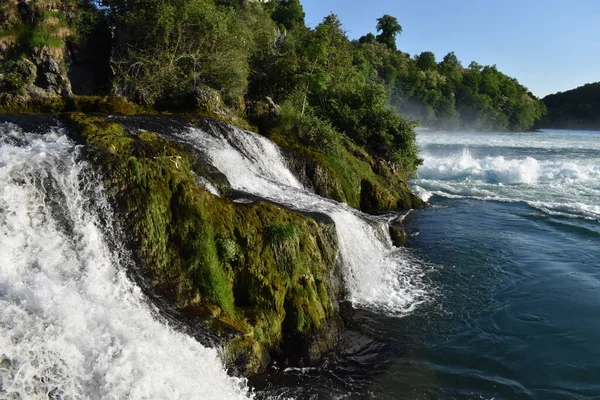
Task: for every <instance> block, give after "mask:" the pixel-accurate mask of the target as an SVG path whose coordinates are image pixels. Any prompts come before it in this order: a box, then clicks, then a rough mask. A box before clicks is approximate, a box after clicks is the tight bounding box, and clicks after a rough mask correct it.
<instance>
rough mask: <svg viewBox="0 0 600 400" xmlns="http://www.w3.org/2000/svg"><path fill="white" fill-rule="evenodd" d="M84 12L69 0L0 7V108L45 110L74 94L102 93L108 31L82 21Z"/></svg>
mask: <svg viewBox="0 0 600 400" xmlns="http://www.w3.org/2000/svg"><path fill="white" fill-rule="evenodd" d="M88 7H89V5H88ZM87 15H88V14H86V10H84V9H82V8H81V6H80V5H79V2H77V1H73V0H67V1H48V0H39V1H36V2H31V1H18V2H17V1H7V2H5V3H4V4H3V5H2V6H0V93H1V94H0V108H1V109H4V110H5V111H17V110H32V111H34V110H39V109H49V108H51V105H52V104H53V103H60V102H61V100H62V99H65V98H67V97H69V96H71V95H73V94H80V95H89V94H96V95H97V94H100V93H101V92H102V90H101V86H102V85H103V83H102V81H103V80H107V78H108V70H107V66H108V61H109V58H110V40H109V38H110V35H109V34H108V33H107V30H108V26H107V25H106V24H102V23H98V22H97V23H96V24H94V25H89V24H88V25H86V21H85V18H86V16H87ZM83 26H87V27H88V28H85V29H84V30H86V29H89V31H85V32H81V31H80V27H83ZM90 26H91V28H89V27H90ZM82 29H83V28H82ZM100 30H104V32H99V31H100ZM104 85H106V82H104Z"/></svg>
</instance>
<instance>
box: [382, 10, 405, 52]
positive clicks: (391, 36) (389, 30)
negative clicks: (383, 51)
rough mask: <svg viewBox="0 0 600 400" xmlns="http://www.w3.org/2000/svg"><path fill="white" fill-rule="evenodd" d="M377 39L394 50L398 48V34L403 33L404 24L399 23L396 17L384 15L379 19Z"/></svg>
mask: <svg viewBox="0 0 600 400" xmlns="http://www.w3.org/2000/svg"><path fill="white" fill-rule="evenodd" d="M377 32H381V33H380V34H379V35H377V41H378V42H379V43H383V44H385V45H386V46H388V47H389V48H390V49H392V50H396V36H397V35H399V34H401V33H402V26H401V25H400V24H399V23H398V20H397V19H396V17H392V16H391V15H387V14H386V15H384V16H383V17H381V18H378V19H377Z"/></svg>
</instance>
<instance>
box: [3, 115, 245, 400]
mask: <svg viewBox="0 0 600 400" xmlns="http://www.w3.org/2000/svg"><path fill="white" fill-rule="evenodd" d="M44 133H45V134H33V133H27V132H23V131H21V130H20V129H19V128H18V127H16V126H14V125H11V124H6V123H5V124H2V125H0V186H1V187H2V189H1V190H0V229H1V231H0V398H6V397H8V398H32V399H38V398H39V399H42V398H44V399H47V398H51V399H58V398H61V399H79V398H81V399H125V398H132V399H175V398H189V399H219V400H221V399H242V398H248V396H249V394H248V391H247V388H246V386H245V383H244V381H243V380H239V379H236V378H232V377H229V376H227V374H226V373H225V371H224V370H223V367H222V364H221V361H220V360H219V357H218V355H217V352H216V350H214V349H209V348H205V347H203V346H202V345H200V344H199V343H198V342H197V341H196V340H194V339H193V338H191V337H189V336H186V335H184V334H182V333H178V332H176V331H175V330H174V329H172V328H171V327H169V326H168V325H167V323H166V322H165V321H164V320H162V319H161V318H160V316H158V314H157V313H156V311H155V310H154V309H153V308H152V307H151V306H150V305H149V304H148V303H147V302H146V300H145V299H144V296H143V295H142V293H141V292H140V289H139V288H138V287H136V286H135V285H134V284H133V283H132V282H131V281H130V280H129V279H128V278H127V276H126V273H125V270H124V269H125V268H124V267H125V266H126V265H127V263H128V259H127V254H126V252H125V251H122V250H119V249H118V248H117V250H115V249H114V243H109V240H110V238H111V237H113V236H114V235H115V233H114V232H111V231H110V229H111V227H112V225H113V223H112V217H111V211H110V208H109V206H108V204H107V202H106V200H105V197H104V195H103V190H102V186H101V185H100V184H99V180H98V179H96V177H95V176H94V174H93V173H91V171H89V170H88V169H87V166H86V164H85V163H84V162H79V161H77V159H78V157H77V149H76V147H75V146H74V144H73V143H72V142H70V141H69V140H68V139H67V138H66V136H64V135H63V134H62V133H61V132H60V130H58V129H53V130H51V131H50V132H44ZM117 247H118V246H117Z"/></svg>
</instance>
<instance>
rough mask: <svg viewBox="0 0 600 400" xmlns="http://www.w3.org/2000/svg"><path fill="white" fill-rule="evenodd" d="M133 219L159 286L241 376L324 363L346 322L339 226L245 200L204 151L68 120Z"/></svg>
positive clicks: (150, 281)
mask: <svg viewBox="0 0 600 400" xmlns="http://www.w3.org/2000/svg"><path fill="white" fill-rule="evenodd" d="M65 121H66V122H67V124H68V125H69V127H70V129H71V132H72V135H74V137H75V138H76V139H77V140H78V141H79V142H80V143H83V144H85V145H86V148H87V149H88V150H89V152H88V155H89V160H90V162H92V163H93V164H94V165H96V166H97V168H99V169H100V170H101V171H102V172H103V174H104V176H105V185H106V186H107V188H108V191H109V194H110V196H111V198H112V199H113V202H114V203H115V205H116V207H117V209H118V210H119V215H121V216H122V220H123V223H124V228H125V231H126V232H127V234H128V237H129V242H130V243H129V245H130V247H131V248H132V249H133V250H134V252H135V256H136V259H137V261H138V262H139V265H141V266H142V267H141V276H142V277H143V281H144V282H145V285H146V287H147V288H148V290H149V291H150V292H151V293H153V294H154V295H157V296H161V297H162V298H167V299H169V301H171V302H173V303H174V304H176V306H177V308H178V309H179V310H181V311H182V312H183V313H184V314H188V315H192V316H201V317H202V318H203V319H206V321H208V322H207V325H208V326H209V329H211V330H212V331H213V332H216V333H217V334H218V335H221V336H222V340H223V341H224V342H225V348H226V356H225V358H226V360H227V362H228V364H229V366H230V367H232V369H233V370H235V371H237V372H238V373H244V374H252V373H257V372H259V371H261V370H263V369H264V367H265V366H266V364H267V363H268V361H269V359H270V356H271V355H275V356H277V355H278V354H282V349H283V350H285V351H284V352H283V354H284V357H285V358H287V359H290V360H293V361H294V362H304V363H312V362H315V361H317V360H318V359H319V358H320V357H321V355H322V354H324V353H325V352H327V351H329V350H331V348H332V347H333V345H334V344H335V342H336V340H337V336H338V333H339V332H340V330H341V328H342V322H341V318H340V317H339V312H338V297H339V290H340V284H339V282H340V277H339V276H338V272H337V271H338V269H337V268H336V254H337V240H336V235H335V228H334V225H333V223H332V222H330V221H328V220H327V219H322V218H319V220H315V219H311V218H308V217H306V216H303V215H299V214H297V213H294V212H291V211H288V210H285V209H282V208H280V207H277V206H274V205H272V204H267V203H262V202H256V203H252V204H237V203H234V202H232V201H230V200H227V199H224V198H220V197H217V196H214V195H213V194H211V193H209V192H208V191H206V190H204V189H202V187H201V185H200V184H199V183H198V179H197V176H199V175H201V176H203V178H204V179H206V180H208V181H210V182H212V184H213V185H214V186H217V187H219V188H221V191H223V192H225V191H226V190H227V186H228V185H227V182H226V180H225V181H224V180H223V177H218V176H217V175H215V174H214V173H213V174H208V173H206V172H207V171H208V169H207V168H206V167H205V166H203V165H202V161H201V160H200V159H199V158H198V157H197V155H195V153H194V151H193V149H191V148H189V147H187V146H185V145H183V144H180V143H175V142H171V141H168V140H165V139H163V138H161V137H159V136H157V135H156V134H154V133H151V132H140V133H135V134H132V133H128V132H127V131H126V130H125V129H124V128H123V126H121V125H119V124H117V123H114V122H110V121H108V120H106V119H105V118H101V117H89V116H85V115H83V114H72V115H69V116H66V117H65Z"/></svg>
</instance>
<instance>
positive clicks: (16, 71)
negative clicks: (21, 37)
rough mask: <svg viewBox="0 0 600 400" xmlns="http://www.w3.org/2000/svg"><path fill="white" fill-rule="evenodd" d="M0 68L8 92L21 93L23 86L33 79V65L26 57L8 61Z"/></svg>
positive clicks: (34, 72)
mask: <svg viewBox="0 0 600 400" xmlns="http://www.w3.org/2000/svg"><path fill="white" fill-rule="evenodd" d="M0 70H1V71H2V73H3V74H4V86H5V89H6V90H7V91H9V92H18V93H23V91H24V90H25V88H26V87H27V86H29V85H31V84H32V83H33V82H34V81H35V76H36V68H35V65H33V63H32V62H31V61H29V60H27V59H20V60H17V61H8V62H6V63H4V64H3V65H2V66H1V67H0Z"/></svg>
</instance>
